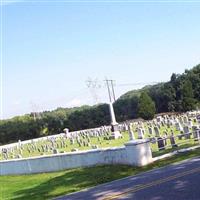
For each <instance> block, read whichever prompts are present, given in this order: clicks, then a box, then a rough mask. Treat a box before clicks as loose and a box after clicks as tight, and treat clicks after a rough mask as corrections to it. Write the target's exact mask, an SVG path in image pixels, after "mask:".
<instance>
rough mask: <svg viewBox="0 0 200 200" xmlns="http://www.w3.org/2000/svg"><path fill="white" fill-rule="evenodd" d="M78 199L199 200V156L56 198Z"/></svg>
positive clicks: (63, 199) (65, 199)
mask: <svg viewBox="0 0 200 200" xmlns="http://www.w3.org/2000/svg"><path fill="white" fill-rule="evenodd" d="M113 173H114V172H113ZM79 199H83V200H93V199H98V200H111V199H126V200H128V199H133V200H200V157H199V158H194V159H191V160H187V161H184V162H181V163H179V164H174V165H170V166H167V167H163V168H160V169H156V170H152V171H149V172H145V173H142V174H140V175H136V176H131V177H127V178H124V179H121V180H117V181H113V182H110V183H106V184H103V185H99V186H97V187H93V188H90V189H87V190H85V191H82V192H77V193H73V194H70V195H66V196H64V197H60V198H57V200H79Z"/></svg>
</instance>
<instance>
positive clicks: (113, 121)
mask: <svg viewBox="0 0 200 200" xmlns="http://www.w3.org/2000/svg"><path fill="white" fill-rule="evenodd" d="M109 109H110V117H111V125H116V124H118V123H117V122H116V118H115V112H114V109H113V105H112V103H111V102H110V103H109Z"/></svg>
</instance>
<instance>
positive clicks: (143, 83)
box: [116, 82, 161, 87]
mask: <svg viewBox="0 0 200 200" xmlns="http://www.w3.org/2000/svg"><path fill="white" fill-rule="evenodd" d="M158 83H161V82H138V83H122V84H116V87H121V86H134V85H154V84H158Z"/></svg>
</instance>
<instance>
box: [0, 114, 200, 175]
mask: <svg viewBox="0 0 200 200" xmlns="http://www.w3.org/2000/svg"><path fill="white" fill-rule="evenodd" d="M111 117H112V116H111ZM112 122H114V124H115V127H116V125H117V127H118V129H116V130H113V126H112V125H113V123H112V124H111V126H102V127H99V128H94V129H88V130H80V131H75V132H70V130H69V129H68V128H65V129H64V130H63V133H60V134H57V135H52V136H47V137H42V138H37V139H32V140H27V141H20V140H19V141H18V142H17V143H13V144H8V145H4V146H1V147H0V151H1V156H0V159H1V161H0V166H1V175H4V174H12V173H13V174H26V173H38V172H48V171H59V170H63V169H70V168H75V167H85V166H93V165H98V164H130V165H135V166H142V165H146V164H149V163H151V162H153V160H154V159H156V157H157V156H160V155H164V154H166V153H169V152H173V151H175V150H181V149H184V148H186V147H191V146H196V145H199V139H200V129H199V124H200V120H199V112H197V111H195V112H187V113H183V114H170V115H167V114H165V115H160V116H157V117H155V118H154V119H153V120H151V121H144V120H139V121H138V120H137V121H127V122H123V123H120V124H117V122H116V120H115V118H113V119H112ZM139 146H141V147H139ZM138 148H141V149H145V150H144V151H145V153H144V154H145V156H143V154H142V153H141V152H142V150H141V149H140V150H138ZM140 155H141V156H140ZM142 157H145V161H144V162H143V161H142ZM49 163H51V165H50V164H49ZM13 166H15V167H14V168H15V171H13ZM23 169H24V170H23Z"/></svg>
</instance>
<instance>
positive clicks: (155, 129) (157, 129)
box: [154, 126, 160, 137]
mask: <svg viewBox="0 0 200 200" xmlns="http://www.w3.org/2000/svg"><path fill="white" fill-rule="evenodd" d="M154 132H155V136H156V137H160V130H159V128H158V127H157V126H155V127H154Z"/></svg>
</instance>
